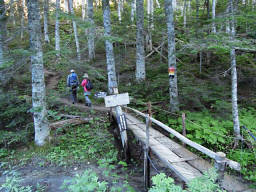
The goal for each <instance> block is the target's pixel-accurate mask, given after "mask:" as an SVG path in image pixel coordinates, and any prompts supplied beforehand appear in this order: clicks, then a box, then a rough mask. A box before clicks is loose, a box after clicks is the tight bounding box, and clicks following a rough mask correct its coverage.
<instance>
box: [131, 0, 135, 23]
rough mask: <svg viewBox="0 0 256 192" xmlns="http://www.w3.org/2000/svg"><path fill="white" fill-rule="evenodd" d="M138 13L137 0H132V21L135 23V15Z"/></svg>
mask: <svg viewBox="0 0 256 192" xmlns="http://www.w3.org/2000/svg"><path fill="white" fill-rule="evenodd" d="M135 12H136V0H132V2H131V21H132V23H133V22H134V15H135Z"/></svg>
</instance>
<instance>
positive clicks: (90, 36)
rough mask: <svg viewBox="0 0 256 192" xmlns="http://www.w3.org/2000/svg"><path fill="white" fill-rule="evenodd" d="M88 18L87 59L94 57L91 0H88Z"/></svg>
mask: <svg viewBox="0 0 256 192" xmlns="http://www.w3.org/2000/svg"><path fill="white" fill-rule="evenodd" d="M87 5H88V8H87V10H88V19H89V22H90V24H91V26H90V28H89V34H88V51H89V59H90V60H92V59H94V58H95V47H94V35H95V27H94V20H93V0H88V3H87Z"/></svg>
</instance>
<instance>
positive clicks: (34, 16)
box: [27, 0, 50, 146]
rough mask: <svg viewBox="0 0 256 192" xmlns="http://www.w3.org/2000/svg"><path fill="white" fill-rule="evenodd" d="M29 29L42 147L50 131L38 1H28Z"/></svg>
mask: <svg viewBox="0 0 256 192" xmlns="http://www.w3.org/2000/svg"><path fill="white" fill-rule="evenodd" d="M27 7H28V28H29V35H30V50H31V53H32V55H31V72H32V105H33V117H34V128H35V143H36V145H38V146H42V145H44V144H45V143H46V141H47V139H48V137H49V133H50V129H49V124H48V120H47V110H46V98H45V83H44V66H43V52H42V45H41V25H40V15H39V13H40V12H39V7H38V1H37V0H27Z"/></svg>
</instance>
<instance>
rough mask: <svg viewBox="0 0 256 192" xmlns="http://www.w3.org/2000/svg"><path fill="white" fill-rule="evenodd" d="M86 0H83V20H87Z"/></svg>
mask: <svg viewBox="0 0 256 192" xmlns="http://www.w3.org/2000/svg"><path fill="white" fill-rule="evenodd" d="M85 1H86V0H82V19H83V21H85V17H86V8H85V7H86V3H85Z"/></svg>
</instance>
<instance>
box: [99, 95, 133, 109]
mask: <svg viewBox="0 0 256 192" xmlns="http://www.w3.org/2000/svg"><path fill="white" fill-rule="evenodd" d="M104 100H105V107H115V106H120V105H127V104H129V103H130V99H129V95H128V93H122V94H117V95H109V96H106V97H104Z"/></svg>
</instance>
